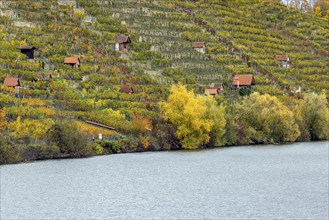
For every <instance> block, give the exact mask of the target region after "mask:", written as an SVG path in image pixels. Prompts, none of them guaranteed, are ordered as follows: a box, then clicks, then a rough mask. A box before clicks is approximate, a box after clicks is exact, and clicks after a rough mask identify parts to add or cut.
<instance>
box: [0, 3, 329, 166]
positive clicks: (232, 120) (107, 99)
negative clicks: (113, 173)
mask: <svg viewBox="0 0 329 220" xmlns="http://www.w3.org/2000/svg"><path fill="white" fill-rule="evenodd" d="M305 2H306V1H290V3H291V4H290V5H289V7H287V6H286V5H284V4H282V3H280V1H279V0H248V1H244V0H232V1H224V0H220V1H205V0H197V1H180V0H170V1H165V0H161V1H149V0H130V1H120V0H113V1H111V4H109V1H105V0H76V1H57V0H51V1H49V0H39V1H35V2H31V1H26V0H17V1H2V2H1V3H0V51H1V52H0V82H1V83H2V82H3V81H4V79H5V78H6V77H19V79H20V83H21V85H20V86H19V87H16V88H11V87H8V86H5V85H1V86H0V133H1V136H0V152H1V160H0V163H14V162H20V161H28V160H36V159H51V158H69V157H84V156H90V155H95V154H97V155H101V154H107V153H123V152H135V151H147V150H171V149H175V150H176V149H182V148H183V149H195V148H206V147H214V146H225V145H237V144H259V143H278V142H293V141H308V140H325V139H329V137H328V136H329V128H328V126H329V123H328V122H329V118H328V117H329V113H328V112H329V111H328V98H327V97H328V95H329V83H328V81H329V75H328V73H329V52H328V51H329V44H328V37H329V23H328V20H327V17H326V16H327V15H325V10H327V6H328V5H326V1H320V0H319V1H316V4H315V7H314V9H311V10H304V9H307V7H306V6H305V5H306V3H305ZM72 4H73V5H72ZM293 4H294V5H293ZM136 5H138V7H136ZM237 5H239V7H236V6H237ZM302 5H303V6H302ZM294 8H295V9H294ZM296 9H298V10H296ZM313 14H315V15H313ZM117 35H128V36H130V38H131V40H132V43H131V44H129V45H128V46H129V49H128V50H127V51H115V50H114V49H115V48H114V43H115V42H114V40H113V37H114V36H117ZM195 41H205V42H206V45H207V47H206V53H205V54H202V53H199V52H197V51H195V50H194V49H193V48H192V46H191V45H192V42H195ZM26 45H33V46H35V47H36V48H37V49H36V51H35V54H34V55H35V56H34V59H27V57H26V55H25V54H23V53H21V51H20V50H18V49H17V47H18V46H26ZM275 55H289V57H290V58H291V62H292V63H291V67H290V68H284V67H282V64H281V62H280V61H276V60H274V57H275ZM71 56H79V57H80V60H81V66H80V67H79V68H71V66H68V65H64V62H63V61H64V58H65V57H71ZM234 74H253V75H254V77H255V81H256V85H255V86H252V87H251V88H246V87H241V88H240V89H235V88H232V79H233V75H234ZM50 75H51V76H52V77H49V76H50ZM211 83H222V84H223V86H224V90H223V91H222V94H221V95H220V96H217V97H210V96H204V95H203V94H204V89H206V88H207V87H209V85H210V84H211ZM123 87H129V88H130V89H131V90H132V91H133V93H132V94H127V93H125V92H122V91H123V90H122V88H123ZM298 88H300V89H298ZM99 134H102V138H101V139H100V138H99Z"/></svg>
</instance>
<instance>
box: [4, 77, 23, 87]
mask: <svg viewBox="0 0 329 220" xmlns="http://www.w3.org/2000/svg"><path fill="white" fill-rule="evenodd" d="M3 85H5V86H20V82H19V79H18V78H17V77H7V78H5V80H4V82H3Z"/></svg>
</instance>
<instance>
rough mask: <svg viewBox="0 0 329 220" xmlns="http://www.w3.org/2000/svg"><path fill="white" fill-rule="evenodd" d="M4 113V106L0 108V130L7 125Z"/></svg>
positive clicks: (5, 111) (5, 110) (5, 112)
mask: <svg viewBox="0 0 329 220" xmlns="http://www.w3.org/2000/svg"><path fill="white" fill-rule="evenodd" d="M6 114H7V109H6V108H2V109H0V131H2V130H4V129H5V128H6V125H7V122H6V121H5V117H6Z"/></svg>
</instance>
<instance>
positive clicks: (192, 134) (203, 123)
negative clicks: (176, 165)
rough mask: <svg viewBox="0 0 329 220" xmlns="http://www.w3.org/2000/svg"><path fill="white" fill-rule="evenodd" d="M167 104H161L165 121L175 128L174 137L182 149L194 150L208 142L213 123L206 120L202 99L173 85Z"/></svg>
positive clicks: (183, 87) (184, 88)
mask: <svg viewBox="0 0 329 220" xmlns="http://www.w3.org/2000/svg"><path fill="white" fill-rule="evenodd" d="M170 92H171V94H170V95H169V97H168V100H167V102H164V103H161V113H162V115H163V118H164V119H165V121H167V122H170V123H171V124H173V125H174V126H175V128H176V136H177V138H178V139H179V141H180V143H181V145H182V148H184V149H195V148H197V147H198V146H199V145H201V144H203V143H208V142H209V140H210V136H209V133H210V131H211V128H212V126H213V122H212V121H211V120H210V119H207V118H206V112H207V108H206V102H205V100H204V98H202V97H197V96H195V94H194V92H193V91H188V90H187V88H186V87H185V86H184V85H181V84H179V85H173V86H172V87H171V90H170Z"/></svg>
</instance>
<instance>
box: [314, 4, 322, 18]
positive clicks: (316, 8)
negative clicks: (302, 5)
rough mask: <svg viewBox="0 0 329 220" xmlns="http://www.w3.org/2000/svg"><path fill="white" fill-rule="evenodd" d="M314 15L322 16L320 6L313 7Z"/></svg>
mask: <svg viewBox="0 0 329 220" xmlns="http://www.w3.org/2000/svg"><path fill="white" fill-rule="evenodd" d="M314 15H315V16H317V17H322V12H321V7H320V6H317V7H315V10H314Z"/></svg>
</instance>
